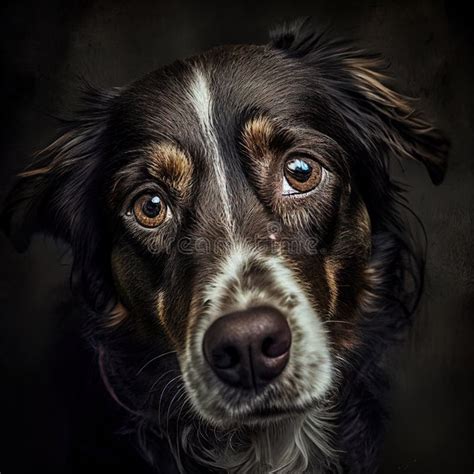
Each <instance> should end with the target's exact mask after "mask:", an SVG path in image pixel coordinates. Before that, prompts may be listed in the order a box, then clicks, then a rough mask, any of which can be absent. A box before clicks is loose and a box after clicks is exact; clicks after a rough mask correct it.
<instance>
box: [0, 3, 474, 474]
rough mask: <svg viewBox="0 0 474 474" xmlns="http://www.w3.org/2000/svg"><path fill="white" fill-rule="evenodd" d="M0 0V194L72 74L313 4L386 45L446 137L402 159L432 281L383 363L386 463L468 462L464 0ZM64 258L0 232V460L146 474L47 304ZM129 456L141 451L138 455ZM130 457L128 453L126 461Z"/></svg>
mask: <svg viewBox="0 0 474 474" xmlns="http://www.w3.org/2000/svg"><path fill="white" fill-rule="evenodd" d="M0 8H1V11H2V13H1V19H2V22H1V23H2V28H1V33H0V34H1V35H2V40H1V58H2V62H3V67H2V74H1V81H2V89H1V90H2V93H3V94H2V107H1V110H2V114H3V115H4V117H3V119H4V120H3V126H2V127H1V129H0V130H1V136H2V152H1V154H0V202H1V200H2V199H3V197H4V196H5V193H6V190H7V188H8V186H9V184H10V183H11V180H12V178H13V176H14V174H15V173H17V172H18V171H20V170H21V169H22V168H23V166H24V165H25V164H26V163H27V162H28V160H29V157H30V156H31V154H32V153H33V152H34V151H35V150H37V149H38V148H40V147H42V146H44V145H46V144H47V143H48V141H49V140H50V139H51V138H52V137H53V136H54V133H55V128H56V125H57V124H56V123H55V121H54V119H53V118H52V116H55V115H61V114H63V113H64V111H67V110H70V109H71V107H72V106H73V105H74V103H75V101H76V100H77V92H76V91H77V84H78V81H77V76H78V75H82V76H85V77H86V78H87V79H89V80H90V81H91V82H92V83H94V84H96V85H99V86H115V85H122V84H124V83H127V82H129V81H131V80H133V79H134V78H137V77H139V76H140V75H142V74H144V73H146V72H147V71H150V70H152V69H154V68H157V67H159V66H161V65H163V64H165V63H168V62H171V61H173V60H174V59H176V58H181V57H185V56H188V55H191V54H193V53H196V52H199V51H201V50H203V49H206V48H209V47H211V46H214V45H218V44H221V43H236V42H263V41H265V40H266V31H267V30H268V29H269V28H270V27H271V26H273V25H274V24H275V23H278V22H281V21H282V20H288V19H293V18H295V17H297V16H306V15H311V16H312V17H313V19H314V20H315V22H316V23H319V24H323V25H331V26H332V27H333V29H334V31H335V32H336V33H338V34H342V35H348V36H352V37H356V38H359V40H360V43H361V44H362V45H364V46H367V47H369V48H371V49H373V50H376V51H380V52H382V53H383V54H384V55H385V56H386V58H387V59H388V60H389V61H390V63H391V72H392V74H393V75H394V76H395V77H396V78H397V82H398V84H399V86H400V89H401V90H402V91H403V92H405V93H408V94H409V95H413V96H418V97H420V98H421V99H420V106H422V107H423V108H424V109H425V110H426V111H427V112H428V113H429V114H430V115H431V116H432V117H433V118H434V119H435V120H436V122H437V123H438V124H439V126H441V128H443V129H444V130H445V131H446V132H447V133H448V135H449V137H450V138H451V140H452V143H453V147H452V155H451V161H450V164H449V171H448V175H447V179H446V181H445V182H444V183H443V185H442V186H440V187H438V188H435V187H433V186H432V185H431V184H430V182H429V180H428V179H427V177H426V176H425V174H424V172H423V170H422V169H421V168H419V167H418V166H416V165H411V164H410V165H407V167H406V170H407V171H406V180H407V181H408V183H409V184H410V185H411V190H410V192H409V198H410V201H411V203H412V207H413V209H414V210H415V211H416V212H417V213H418V214H419V215H420V217H421V218H422V220H423V221H424V223H425V225H426V228H427V231H428V235H429V246H428V266H427V274H428V286H427V290H426V293H425V296H424V299H423V302H422V309H421V311H420V312H419V314H418V319H417V323H416V326H415V328H414V330H413V331H412V334H411V337H410V338H409V340H408V342H407V343H406V345H405V346H404V347H403V348H402V349H401V351H400V353H401V356H400V357H399V358H398V362H397V363H396V364H395V365H394V371H393V372H394V388H393V391H392V394H393V399H392V421H391V423H390V425H389V429H388V436H387V442H386V446H385V452H384V460H383V472H384V473H398V472H409V473H415V472H416V473H418V472H419V473H438V472H439V473H471V472H473V471H474V455H473V451H474V446H473V442H472V441H473V436H472V432H471V429H472V427H473V425H474V423H473V421H474V420H473V411H474V410H473V404H472V398H473V391H472V388H471V385H472V377H473V369H472V362H473V360H474V357H473V352H474V349H473V347H474V344H473V343H472V338H473V332H472V329H473V321H474V318H473V314H472V313H473V310H472V307H473V304H474V298H473V291H472V290H473V286H474V285H473V267H472V256H473V247H472V230H473V225H472V215H473V201H474V200H473V196H474V189H473V171H474V158H473V151H474V147H473V144H474V143H473V142H474V134H473V125H474V107H473V102H474V100H473V98H474V94H473V92H472V89H473V87H474V86H473V85H474V68H473V32H472V31H473V28H472V21H471V15H470V14H469V11H468V9H467V7H463V6H462V4H461V3H456V2H450V1H446V2H442V1H432V2H429V1H418V2H411V1H402V2H394V1H376V0H371V1H359V2H350V1H344V0H321V1H316V0H313V1H300V0H287V1H286V2H276V1H274V2H268V1H260V2H258V1H253V2H243V1H240V2H231V3H230V4H229V5H226V4H225V3H223V2H222V3H221V2H217V1H216V2H213V3H211V2H202V3H199V2H192V1H190V0H181V1H177V2H169V1H167V2H166V1H160V0H157V1H154V2H138V1H135V2H132V1H130V2H118V1H116V2H90V1H89V2H88V1H84V2H59V1H43V2H36V3H34V4H33V3H32V4H31V5H28V4H26V3H25V2H15V3H10V4H4V5H3V6H2V7H0ZM68 271H69V267H68V264H67V259H66V258H64V257H63V256H62V252H61V249H59V248H58V247H57V246H55V245H54V244H53V243H52V242H50V241H49V240H47V239H44V238H37V239H35V240H34V242H33V245H32V246H31V248H30V250H29V251H28V252H27V253H26V254H23V255H18V254H16V253H15V252H14V250H13V248H12V247H11V245H10V244H9V242H8V241H7V240H6V238H5V237H4V236H3V235H1V236H0V367H1V371H2V372H1V378H0V393H1V397H2V399H3V400H2V403H1V405H0V433H1V435H0V436H2V438H4V439H3V441H2V442H1V443H0V472H1V473H2V474H11V473H23V472H35V473H37V472H48V473H53V472H54V473H55V472H58V473H69V472H81V473H84V472H95V471H96V470H97V469H99V468H100V469H101V471H102V472H115V473H118V472H127V473H132V472H133V473H139V472H147V471H146V468H145V467H143V465H142V464H140V462H139V461H137V456H136V453H135V452H134V450H133V448H131V447H130V443H128V442H127V436H125V437H119V436H117V435H116V432H117V431H118V429H119V423H118V421H117V415H119V414H120V413H119V411H118V410H117V409H116V408H115V407H114V406H113V405H112V404H110V403H109V402H108V399H107V397H106V396H105V395H104V393H103V391H102V388H101V385H100V383H99V382H98V380H97V371H96V369H95V366H94V364H93V363H91V356H90V354H89V353H88V351H87V349H86V345H85V344H84V343H83V342H81V339H80V338H79V328H80V321H78V320H76V319H73V318H71V319H66V320H65V319H64V317H63V316H62V314H65V313H67V311H66V308H64V311H59V312H58V311H55V310H54V308H56V307H57V305H58V303H62V302H63V301H64V300H65V299H66V297H67V275H68ZM135 463H136V464H135ZM135 465H136V466H138V467H132V466H135Z"/></svg>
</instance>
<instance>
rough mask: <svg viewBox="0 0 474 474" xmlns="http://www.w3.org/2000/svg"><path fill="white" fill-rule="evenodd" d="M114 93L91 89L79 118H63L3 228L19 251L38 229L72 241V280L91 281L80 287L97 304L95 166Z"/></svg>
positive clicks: (12, 197)
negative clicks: (58, 133) (58, 132)
mask: <svg viewBox="0 0 474 474" xmlns="http://www.w3.org/2000/svg"><path fill="white" fill-rule="evenodd" d="M114 96H115V93H113V92H107V93H104V92H99V91H96V90H93V89H92V88H90V87H89V88H88V89H87V91H86V92H85V95H84V104H85V108H84V109H83V110H82V111H80V112H79V113H78V114H77V118H76V119H75V120H72V121H68V122H65V130H64V132H63V134H62V135H61V136H60V137H59V138H58V139H57V140H55V141H54V142H53V143H52V144H51V145H49V146H47V147H46V148H45V149H44V150H42V151H40V152H39V153H38V154H37V159H36V160H35V163H34V164H33V165H32V166H31V167H29V168H28V169H27V170H25V171H24V172H22V173H20V175H19V177H18V180H17V182H16V183H15V185H14V186H13V188H12V190H11V191H10V193H9V194H8V196H7V198H6V201H5V204H4V207H3V209H2V213H1V217H0V219H1V220H0V222H1V226H2V228H3V230H4V231H5V233H6V234H7V235H8V236H9V237H10V239H11V241H12V242H13V244H14V245H15V247H16V248H17V250H19V251H24V250H25V249H26V248H27V247H28V244H29V242H30V239H31V236H32V234H34V233H36V232H39V233H44V234H48V235H52V236H53V237H55V238H59V239H62V240H64V241H65V242H67V243H68V244H70V246H71V248H72V252H73V256H74V265H73V275H72V276H73V282H76V283H78V284H79V285H82V283H84V282H85V281H86V280H87V286H88V288H87V289H86V288H84V287H82V288H81V290H84V292H87V295H86V296H87V297H91V299H93V300H94V304H95V303H98V297H99V296H100V294H101V292H102V290H103V289H104V288H103V284H102V282H101V281H100V280H101V279H102V275H101V270H99V268H100V264H101V259H103V257H101V256H100V249H101V247H102V246H103V241H104V235H103V232H101V229H102V228H103V227H104V225H103V221H102V219H101V215H100V214H101V210H100V205H99V202H98V196H99V187H100V173H98V172H97V170H98V168H99V166H100V162H101V154H102V148H103V145H104V140H105V132H106V129H107V121H108V117H109V110H110V104H111V102H112V100H113V97H114ZM86 273H87V278H85V277H86V275H85V274H86ZM99 304H100V303H99Z"/></svg>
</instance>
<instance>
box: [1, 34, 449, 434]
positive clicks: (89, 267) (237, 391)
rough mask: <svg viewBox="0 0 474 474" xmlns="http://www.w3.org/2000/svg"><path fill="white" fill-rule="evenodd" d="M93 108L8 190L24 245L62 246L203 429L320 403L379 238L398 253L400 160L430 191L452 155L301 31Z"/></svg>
mask: <svg viewBox="0 0 474 474" xmlns="http://www.w3.org/2000/svg"><path fill="white" fill-rule="evenodd" d="M86 95H87V97H86V101H85V105H86V107H85V110H84V111H83V112H81V113H80V114H78V116H77V119H76V120H75V121H74V122H72V123H71V124H70V125H69V126H68V128H67V131H66V132H65V133H64V134H63V135H62V136H61V137H60V138H59V139H58V140H56V141H55V142H54V143H53V144H51V145H50V146H49V147H47V148H46V149H45V150H44V151H42V152H41V153H40V156H39V164H36V165H35V167H33V168H31V169H29V170H27V171H26V172H24V173H23V174H22V175H21V177H20V180H19V182H18V183H17V185H16V187H15V188H14V189H13V190H12V192H11V194H10V197H9V199H8V202H7V205H6V208H5V211H4V216H3V219H4V225H5V226H6V227H7V228H8V230H9V232H10V234H11V235H12V237H13V239H14V240H15V241H16V242H17V244H18V245H19V246H20V247H24V246H25V245H26V244H27V242H28V238H29V236H30V235H31V233H33V232H36V231H38V232H46V233H51V234H53V235H55V236H58V237H60V238H62V239H64V240H66V241H67V242H69V243H70V244H71V247H72V250H73V253H74V255H75V262H74V269H73V270H74V275H75V279H74V281H75V282H76V283H77V284H78V285H79V286H80V288H81V289H82V290H83V295H84V297H85V300H86V301H87V302H88V304H89V306H91V307H92V308H93V309H94V310H95V311H96V312H100V313H101V314H102V316H101V317H102V318H103V321H102V322H103V326H104V327H105V328H106V329H103V331H105V332H107V331H110V332H114V331H118V330H120V329H119V328H122V329H121V330H122V331H125V332H128V333H129V334H130V337H131V338H133V339H134V340H140V341H146V345H147V347H148V348H150V354H153V351H155V352H154V354H156V355H157V354H160V353H163V354H164V353H165V352H167V351H176V355H177V359H178V361H179V368H180V371H181V374H182V379H183V382H184V386H185V388H186V394H187V396H188V397H189V399H190V400H191V402H192V405H193V407H194V409H195V411H196V413H198V414H199V416H201V417H202V418H204V419H205V420H207V421H208V422H210V423H212V424H214V425H218V426H231V425H236V424H254V423H264V422H266V421H268V420H273V419H277V418H279V417H284V416H285V415H287V414H288V413H294V412H304V411H305V410H307V409H308V408H309V407H311V406H313V405H314V404H315V403H318V401H320V400H322V399H324V397H325V396H326V395H327V394H328V392H329V391H330V389H331V387H333V386H335V383H336V379H337V375H336V374H337V370H336V369H335V367H336V366H337V365H338V361H339V360H340V359H344V358H345V357H346V354H348V353H350V352H351V351H354V350H355V348H357V347H358V346H359V344H360V343H361V341H363V337H364V335H363V334H362V333H361V330H360V326H359V325H358V322H359V320H360V318H361V317H362V314H363V312H364V311H369V310H370V308H371V307H373V304H375V303H374V301H375V300H376V298H377V291H378V290H379V289H380V288H381V287H384V285H385V283H386V280H384V278H385V277H386V276H384V275H382V274H381V273H380V268H379V267H380V265H378V263H379V262H377V261H375V262H374V252H375V250H377V249H375V247H374V246H375V243H376V237H377V236H380V235H381V234H383V233H385V234H388V233H389V230H390V229H392V230H393V235H391V236H390V237H387V238H392V239H397V238H398V237H397V232H396V229H395V228H396V222H395V217H394V215H395V211H394V203H395V198H394V195H395V193H396V190H397V188H396V186H395V185H394V184H392V182H391V180H390V177H389V173H388V157H389V156H395V157H398V158H400V159H405V158H411V159H414V160H417V161H419V162H421V163H423V165H425V166H426V168H427V170H428V172H429V174H430V176H431V178H432V180H433V182H434V183H436V184H437V183H439V182H440V181H441V180H442V178H443V175H444V171H445V158H446V149H447V148H446V141H445V139H444V138H443V137H442V136H441V135H440V133H439V132H438V131H437V130H436V129H435V128H433V127H432V126H431V125H429V124H428V123H427V122H426V121H425V120H424V119H423V118H422V117H421V115H420V114H419V113H418V112H416V111H415V110H414V109H413V108H412V106H411V104H410V102H409V101H408V100H407V99H405V98H404V97H402V96H401V95H399V94H397V93H396V92H394V91H393V90H392V89H390V88H389V87H388V86H387V85H386V83H385V79H384V76H383V74H382V72H381V67H380V63H379V60H378V59H376V58H374V57H372V56H369V55H366V54H364V53H361V52H360V51H356V50H353V49H351V48H350V47H348V46H347V45H345V44H343V43H338V42H331V41H327V40H324V39H322V38H320V37H316V36H314V35H311V34H307V33H305V31H304V29H302V30H287V31H286V30H285V31H283V32H281V33H279V34H278V35H276V36H275V38H274V41H273V42H272V43H271V44H269V45H264V46H229V47H222V48H216V49H213V50H211V51H209V52H207V53H204V54H202V55H200V56H197V57H193V58H191V59H187V60H184V61H178V62H176V63H174V64H172V65H170V66H167V67H164V68H162V69H160V70H158V71H155V72H153V73H151V74H149V75H147V76H146V77H144V78H143V79H140V80H138V81H137V82H134V83H133V84H131V85H129V86H127V87H124V88H122V89H117V90H113V91H109V92H107V93H104V92H100V91H89V92H88V93H87V94H86ZM394 268H395V267H394ZM394 271H395V270H394ZM398 277H399V276H394V275H391V276H390V278H392V279H393V278H398ZM400 278H401V277H400ZM384 289H385V290H386V288H385V287H384ZM112 301H113V302H114V305H113V306H114V307H113V309H111V308H110V302H112ZM371 305H372V306H371ZM374 317H376V315H375V316H374ZM107 328H108V329H107ZM123 328H125V329H123ZM159 367H160V365H159V361H157V363H156V365H153V364H151V365H150V366H149V367H147V370H148V371H149V373H152V372H153V371H154V373H155V378H156V376H158V375H160V369H159ZM172 375H173V374H172ZM170 379H171V376H170V377H169V379H166V377H165V378H164V379H163V381H162V383H163V384H165V383H166V381H167V380H170Z"/></svg>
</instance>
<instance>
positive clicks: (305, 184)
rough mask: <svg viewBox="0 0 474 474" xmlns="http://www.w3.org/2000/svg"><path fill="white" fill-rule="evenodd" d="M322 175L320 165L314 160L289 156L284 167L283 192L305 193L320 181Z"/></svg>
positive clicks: (286, 193)
mask: <svg viewBox="0 0 474 474" xmlns="http://www.w3.org/2000/svg"><path fill="white" fill-rule="evenodd" d="M322 176H323V170H322V167H321V165H320V164H319V163H318V162H317V161H316V160H313V159H311V158H307V157H304V158H290V159H289V160H287V161H286V163H285V168H284V180H283V194H285V195H288V194H299V193H307V192H308V191H311V190H313V189H314V188H316V187H317V186H318V185H319V184H320V183H321V179H322Z"/></svg>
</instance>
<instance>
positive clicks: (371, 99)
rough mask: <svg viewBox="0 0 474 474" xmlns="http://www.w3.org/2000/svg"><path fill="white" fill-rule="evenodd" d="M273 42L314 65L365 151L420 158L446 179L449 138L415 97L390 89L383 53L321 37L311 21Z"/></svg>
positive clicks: (431, 172) (438, 180) (433, 175)
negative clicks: (416, 103) (419, 107)
mask: <svg viewBox="0 0 474 474" xmlns="http://www.w3.org/2000/svg"><path fill="white" fill-rule="evenodd" d="M273 46H274V47H276V48H278V49H282V50H284V51H286V53H287V54H289V55H290V56H293V57H297V58H301V59H303V60H304V61H306V62H308V63H309V64H311V65H312V66H313V67H314V71H315V73H316V74H317V75H318V76H317V77H318V85H319V86H320V87H325V88H327V89H326V90H327V92H328V96H329V100H330V101H332V105H333V109H334V110H335V111H336V112H337V113H339V114H341V115H342V117H343V119H344V122H345V123H346V125H347V127H348V128H349V129H350V131H351V132H352V134H353V137H354V139H355V140H357V141H358V142H359V145H360V146H361V147H362V148H364V149H365V151H367V152H368V153H369V154H370V155H372V156H373V154H374V153H377V154H380V153H382V154H390V155H393V156H396V157H399V158H410V159H414V160H417V161H419V162H421V163H423V164H424V165H425V167H426V169H427V170H428V173H429V175H430V177H431V180H432V181H433V183H434V184H439V183H441V182H442V180H443V178H444V175H445V172H446V166H447V156H448V151H449V142H448V140H447V139H446V138H445V137H444V136H443V134H442V133H441V132H440V131H439V130H438V129H437V128H435V127H434V126H433V125H431V124H430V123H429V122H428V121H427V120H426V119H425V118H424V117H423V115H422V114H421V113H420V112H419V111H417V110H416V109H415V108H414V107H413V102H414V101H413V100H412V99H409V98H407V97H404V96H403V95H401V94H399V93H397V92H395V91H394V90H393V89H391V88H390V87H389V85H388V83H389V79H388V77H387V76H386V75H385V74H384V69H386V67H385V64H384V61H383V60H382V59H381V58H380V57H379V56H377V55H372V54H368V53H366V52H365V51H362V50H358V49H354V48H353V47H352V46H351V45H350V43H348V42H346V41H341V40H332V39H327V38H326V34H325V33H323V34H321V35H315V34H314V33H312V32H311V31H310V29H309V24H308V21H307V20H304V21H299V22H296V23H295V24H293V25H291V26H289V27H283V28H282V29H280V30H278V31H276V32H275V33H273Z"/></svg>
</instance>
